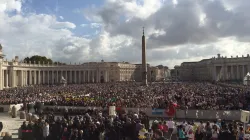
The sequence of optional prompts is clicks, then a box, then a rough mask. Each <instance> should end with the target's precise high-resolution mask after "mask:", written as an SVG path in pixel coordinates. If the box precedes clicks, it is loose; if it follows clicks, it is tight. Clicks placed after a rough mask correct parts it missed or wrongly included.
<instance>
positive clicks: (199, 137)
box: [195, 127, 204, 140]
mask: <svg viewBox="0 0 250 140" xmlns="http://www.w3.org/2000/svg"><path fill="white" fill-rule="evenodd" d="M203 137H204V135H203V133H202V131H201V128H200V127H198V128H197V130H196V132H195V140H203Z"/></svg>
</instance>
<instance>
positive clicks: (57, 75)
mask: <svg viewBox="0 0 250 140" xmlns="http://www.w3.org/2000/svg"><path fill="white" fill-rule="evenodd" d="M59 77H60V76H59V72H58V70H57V71H56V83H57V84H58V83H59V81H60V79H59Z"/></svg>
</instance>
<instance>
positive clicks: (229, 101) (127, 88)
mask: <svg viewBox="0 0 250 140" xmlns="http://www.w3.org/2000/svg"><path fill="white" fill-rule="evenodd" d="M0 95H1V98H0V104H13V103H24V102H25V103H32V102H43V103H44V104H45V105H63V106H95V107H105V106H109V105H110V104H116V106H122V107H138V108H139V107H140V108H147V107H150V108H151V107H152V108H166V106H167V105H168V104H169V103H170V102H171V103H177V104H178V105H179V106H180V107H182V108H185V109H208V110H209V109H210V110H233V109H241V108H247V106H248V98H249V89H248V88H241V87H239V88H235V87H230V86H221V85H218V84H211V83H165V84H163V83H158V84H152V85H149V86H147V87H146V86H140V85H139V84H137V83H105V84H83V85H66V86H62V85H61V86H32V87H24V88H12V89H6V90H3V91H0Z"/></svg>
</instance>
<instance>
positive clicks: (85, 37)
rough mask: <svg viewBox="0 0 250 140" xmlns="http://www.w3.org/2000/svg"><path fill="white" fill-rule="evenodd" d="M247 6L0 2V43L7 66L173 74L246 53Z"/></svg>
mask: <svg viewBox="0 0 250 140" xmlns="http://www.w3.org/2000/svg"><path fill="white" fill-rule="evenodd" d="M249 9H250V0H0V43H1V44H2V46H3V51H4V53H5V55H6V58H7V59H8V60H10V59H13V58H14V56H16V55H17V56H19V57H20V58H24V57H26V56H32V55H44V56H46V57H49V58H52V59H53V60H55V61H61V62H67V63H69V62H72V63H75V62H76V63H79V62H88V61H101V60H102V59H104V61H128V62H131V63H140V62H141V35H142V27H143V26H145V35H146V39H147V40H146V43H147V60H148V63H150V64H151V65H159V64H162V65H166V66H169V67H170V68H173V67H174V66H175V65H179V64H181V62H184V61H199V60H201V59H204V58H211V57H213V56H216V55H217V54H218V53H220V54H221V55H222V56H227V57H231V55H233V56H236V55H239V56H242V55H245V56H246V55H247V53H248V52H250V44H249V40H250V14H249Z"/></svg>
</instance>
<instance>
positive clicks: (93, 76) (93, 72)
mask: <svg viewBox="0 0 250 140" xmlns="http://www.w3.org/2000/svg"><path fill="white" fill-rule="evenodd" d="M94 82H95V71H94V70H92V83H94Z"/></svg>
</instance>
